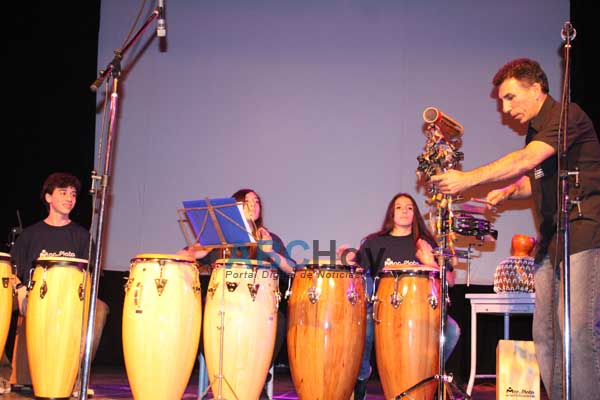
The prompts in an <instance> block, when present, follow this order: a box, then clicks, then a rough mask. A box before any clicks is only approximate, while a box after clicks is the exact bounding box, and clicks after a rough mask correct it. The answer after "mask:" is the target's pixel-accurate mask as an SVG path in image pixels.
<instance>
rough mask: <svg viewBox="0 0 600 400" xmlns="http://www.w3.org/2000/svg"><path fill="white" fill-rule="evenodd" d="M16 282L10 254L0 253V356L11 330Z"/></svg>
mask: <svg viewBox="0 0 600 400" xmlns="http://www.w3.org/2000/svg"><path fill="white" fill-rule="evenodd" d="M14 282H15V280H14V276H13V273H12V265H11V259H10V254H7V253H0V356H2V354H4V346H5V345H6V337H7V336H8V329H9V328H10V317H11V315H12V301H13V286H14Z"/></svg>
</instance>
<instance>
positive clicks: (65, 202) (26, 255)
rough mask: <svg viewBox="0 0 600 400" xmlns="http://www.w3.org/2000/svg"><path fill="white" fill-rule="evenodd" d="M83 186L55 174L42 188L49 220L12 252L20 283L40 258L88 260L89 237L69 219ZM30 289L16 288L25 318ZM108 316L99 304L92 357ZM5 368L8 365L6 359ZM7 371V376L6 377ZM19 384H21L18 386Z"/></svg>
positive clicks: (32, 228) (31, 229) (104, 306)
mask: <svg viewBox="0 0 600 400" xmlns="http://www.w3.org/2000/svg"><path fill="white" fill-rule="evenodd" d="M80 189H81V183H80V182H79V179H77V178H76V177H75V176H73V175H71V174H67V173H61V172H57V173H53V174H51V175H50V176H48V178H47V179H46V181H45V182H44V184H43V187H42V193H41V199H42V201H43V202H44V204H45V206H46V209H47V210H48V216H47V217H46V218H45V219H44V220H42V221H40V222H37V223H35V224H33V225H31V226H29V227H27V228H26V229H25V230H24V231H23V233H21V235H20V236H19V237H18V239H17V240H16V242H15V245H14V247H13V248H12V249H11V258H12V262H13V263H14V264H15V265H16V267H17V277H18V279H19V281H20V282H27V281H28V279H29V270H30V269H31V268H33V267H34V263H35V261H36V260H37V259H38V258H39V257H67V258H78V259H85V260H87V259H88V258H89V250H90V234H89V232H88V231H87V230H86V229H85V228H83V227H82V226H81V225H79V224H77V223H76V222H74V221H71V219H70V217H69V215H70V214H71V211H72V210H73V208H74V207H75V204H76V202H77V194H78V193H79V191H80ZM26 296H27V288H26V286H25V285H24V284H23V283H18V284H17V297H18V300H17V302H18V306H19V310H20V311H21V314H22V315H25V312H26V308H27V297H26ZM108 312H109V308H108V305H107V304H106V303H104V302H103V301H101V300H100V299H98V300H97V309H96V318H95V325H94V342H93V346H92V347H93V353H95V351H96V349H97V347H98V344H99V343H100V336H101V334H102V329H103V328H104V324H105V322H106V317H107V314H108ZM2 360H3V364H5V363H7V359H6V357H5V356H3V358H2ZM10 370H11V369H10V364H8V368H6V367H5V368H3V369H2V371H4V372H3V376H0V379H1V380H5V379H8V378H9V377H10ZM6 371H8V373H9V374H8V376H4V374H5V373H6ZM17 383H20V382H17ZM0 390H3V392H5V393H6V392H10V386H8V387H7V386H6V385H4V389H2V387H1V386H0ZM0 393H1V392H0Z"/></svg>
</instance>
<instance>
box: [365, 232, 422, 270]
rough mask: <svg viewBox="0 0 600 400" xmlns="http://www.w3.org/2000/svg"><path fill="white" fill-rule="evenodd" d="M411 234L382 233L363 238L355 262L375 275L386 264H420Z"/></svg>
mask: <svg viewBox="0 0 600 400" xmlns="http://www.w3.org/2000/svg"><path fill="white" fill-rule="evenodd" d="M416 253H417V248H416V246H415V241H414V239H413V236H412V234H411V235H408V236H391V235H382V236H375V237H371V238H368V239H365V240H364V241H363V242H362V244H361V245H360V249H359V250H358V253H357V255H356V262H357V263H358V265H360V266H361V267H363V268H364V269H365V270H366V271H367V272H368V273H370V274H371V276H373V277H375V276H377V274H378V273H379V272H380V271H381V270H382V269H383V267H384V266H385V265H386V264H390V263H400V264H420V261H419V260H418V259H417V256H416Z"/></svg>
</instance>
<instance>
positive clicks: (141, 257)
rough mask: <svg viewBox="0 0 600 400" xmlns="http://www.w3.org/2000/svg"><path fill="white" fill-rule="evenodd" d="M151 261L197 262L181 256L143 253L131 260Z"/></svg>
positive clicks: (191, 258)
mask: <svg viewBox="0 0 600 400" xmlns="http://www.w3.org/2000/svg"><path fill="white" fill-rule="evenodd" d="M150 260H157V261H159V260H172V261H183V262H196V259H195V258H193V257H190V256H186V255H180V254H161V253H141V254H138V255H136V256H135V257H133V258H132V259H131V262H134V261H150Z"/></svg>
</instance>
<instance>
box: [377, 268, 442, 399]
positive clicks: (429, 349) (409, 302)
mask: <svg viewBox="0 0 600 400" xmlns="http://www.w3.org/2000/svg"><path fill="white" fill-rule="evenodd" d="M375 280H376V287H377V289H376V298H375V303H374V305H373V321H374V324H375V353H376V356H377V371H378V372H379V377H380V380H381V385H382V387H383V393H384V395H385V398H386V399H389V398H394V397H396V396H397V395H399V394H400V393H403V392H404V391H406V390H407V389H409V388H410V387H412V386H413V385H415V384H417V383H419V382H420V381H421V380H423V379H425V378H429V377H431V376H434V375H437V374H438V372H439V371H438V370H439V334H440V309H441V306H442V304H441V301H442V299H441V298H440V294H441V291H440V280H439V271H438V270H436V269H434V268H430V267H426V266H419V265H414V266H413V265H410V264H403V265H401V266H397V267H395V268H393V269H386V270H384V271H382V272H381V273H379V275H378V276H377V277H376V278H375ZM377 281H378V282H377ZM436 388H437V385H436V382H435V381H432V382H431V383H429V384H427V385H424V386H421V387H419V388H418V389H416V390H414V391H412V392H411V393H410V398H411V399H418V400H430V399H432V398H433V394H434V393H435V391H436Z"/></svg>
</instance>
